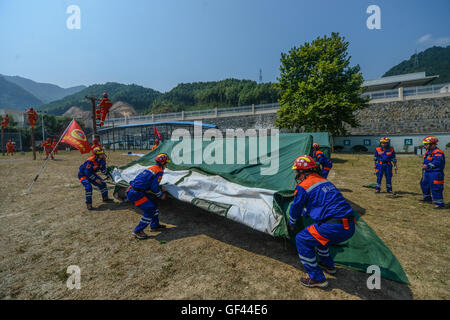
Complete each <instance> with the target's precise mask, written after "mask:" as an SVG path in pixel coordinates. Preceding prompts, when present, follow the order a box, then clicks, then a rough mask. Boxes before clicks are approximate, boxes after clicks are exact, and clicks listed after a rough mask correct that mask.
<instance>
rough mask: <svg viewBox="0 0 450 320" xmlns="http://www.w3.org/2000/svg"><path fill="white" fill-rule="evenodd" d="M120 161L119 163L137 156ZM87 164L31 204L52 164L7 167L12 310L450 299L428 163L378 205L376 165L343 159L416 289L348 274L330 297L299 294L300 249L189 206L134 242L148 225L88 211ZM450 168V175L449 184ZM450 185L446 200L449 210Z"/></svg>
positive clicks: (1, 197) (5, 266) (341, 273)
mask: <svg viewBox="0 0 450 320" xmlns="http://www.w3.org/2000/svg"><path fill="white" fill-rule="evenodd" d="M122 153H123V152H119V151H117V152H115V153H114V152H110V153H109V163H110V164H115V165H121V164H125V163H127V162H129V161H130V160H131V159H133V157H130V156H124V155H122ZM85 158H86V156H83V155H80V154H79V153H78V152H71V153H65V152H60V154H58V155H57V160H56V161H51V162H49V164H48V167H47V168H46V170H45V171H44V173H43V174H42V175H41V177H40V178H39V180H38V181H37V182H36V184H35V186H34V189H33V191H32V193H31V194H30V195H28V196H24V195H23V194H22V192H23V191H24V190H25V189H26V188H27V186H28V184H29V183H30V182H31V180H32V179H33V177H34V176H35V174H36V173H37V171H38V169H39V167H40V166H41V165H42V163H43V161H42V160H39V156H38V160H37V161H32V160H31V155H30V154H26V155H16V156H14V160H12V159H11V158H8V157H1V156H0V176H1V177H2V183H1V184H0V204H1V210H0V238H1V241H0V298H1V299H450V291H449V284H448V281H449V276H448V274H449V267H448V266H449V265H450V263H449V262H450V261H449V260H450V259H449V257H450V254H449V249H448V248H449V239H450V234H449V226H450V225H449V222H450V215H449V213H450V211H449V210H448V208H449V207H448V206H447V209H446V210H440V211H438V210H432V209H431V208H432V206H431V205H428V204H422V203H419V202H418V201H417V199H418V198H420V197H421V195H420V188H419V185H418V182H419V179H420V174H421V171H420V168H419V165H420V163H421V159H420V158H419V157H416V156H410V155H408V156H406V155H400V156H399V157H398V158H399V173H398V175H396V176H395V177H394V180H393V185H394V189H395V191H396V192H397V193H398V195H399V197H398V198H395V199H393V198H389V197H388V195H387V194H386V193H381V194H375V193H374V192H373V189H367V188H363V187H362V185H365V184H369V183H374V182H375V175H374V173H373V169H372V167H373V163H372V156H371V155H349V154H338V155H334V159H333V161H334V163H335V164H334V167H333V170H332V171H331V173H330V177H329V178H330V180H331V181H332V182H334V183H335V184H336V185H337V186H338V187H339V188H340V189H341V191H342V192H343V194H344V196H345V197H346V198H348V199H349V200H350V201H351V202H352V205H353V206H354V208H355V209H356V210H357V211H358V212H359V213H360V214H361V215H362V216H363V218H364V220H365V221H366V222H367V223H368V224H369V225H370V226H371V227H372V228H373V229H374V230H375V232H376V233H377V234H378V235H379V236H380V238H381V239H382V240H383V241H384V242H385V243H386V245H387V246H388V247H389V248H390V249H391V250H392V251H393V252H394V254H395V255H396V257H397V258H398V259H399V261H400V263H401V264H402V265H403V267H404V269H405V271H406V274H407V276H408V278H409V279H410V281H411V285H410V286H406V285H403V284H399V283H396V282H392V281H388V280H382V283H381V290H373V291H371V290H369V289H367V287H366V280H367V277H368V274H365V273H361V272H357V271H353V270H349V269H345V268H339V270H338V275H337V277H329V282H330V286H329V288H328V289H326V290H321V289H308V288H304V287H302V286H301V285H300V284H299V281H298V279H299V277H300V276H302V275H305V272H304V269H303V267H302V266H301V264H300V262H299V260H298V257H297V255H296V250H295V248H294V247H293V246H291V245H290V244H289V243H286V242H285V241H283V240H281V239H274V238H272V237H270V236H268V235H265V234H262V233H259V232H256V231H253V230H251V229H249V228H247V227H245V226H242V225H240V224H237V223H234V222H232V221H229V220H227V219H225V218H223V217H219V216H216V215H213V214H210V213H207V212H204V211H202V210H200V209H197V208H195V207H193V206H190V205H188V204H186V203H181V202H177V201H165V202H161V203H160V218H161V221H162V222H163V223H166V224H168V225H169V227H170V228H169V229H168V230H165V231H163V232H159V233H152V235H153V236H154V237H153V238H151V239H148V240H146V241H138V240H135V239H134V238H133V236H132V234H131V232H132V229H133V228H134V226H135V225H136V224H137V223H138V222H139V220H140V216H139V214H138V213H137V212H136V211H134V209H132V208H131V207H130V206H129V205H125V204H118V203H112V204H103V203H101V200H100V194H99V193H98V192H96V191H94V197H93V198H94V206H95V207H96V208H97V210H95V211H90V212H87V211H86V210H85V204H84V189H83V188H82V187H81V184H80V183H79V182H78V179H77V172H78V166H79V165H80V164H81V163H82V162H83V160H84V159H85ZM448 171H449V170H448V168H447V170H446V173H447V177H448V176H449V174H448V173H449V172H448ZM449 187H450V186H449V183H448V180H447V182H446V184H445V195H444V200H445V202H446V203H448V202H450V197H449ZM70 265H78V266H79V267H80V268H81V289H80V290H69V289H67V287H66V280H67V277H68V275H67V273H66V270H67V267H68V266H70Z"/></svg>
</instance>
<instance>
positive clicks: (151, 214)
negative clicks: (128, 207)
mask: <svg viewBox="0 0 450 320" xmlns="http://www.w3.org/2000/svg"><path fill="white" fill-rule="evenodd" d="M127 199H128V200H129V201H130V202H131V203H134V205H135V206H137V207H138V208H139V209H141V210H142V211H143V212H144V214H143V215H142V218H141V221H140V222H139V224H138V225H137V226H136V228H134V232H140V231H142V230H144V229H145V228H146V227H147V226H148V225H150V228H154V227H157V226H159V211H158V207H157V206H156V204H155V203H154V202H153V201H152V200H150V199H149V198H148V196H147V195H146V194H145V193H144V192H140V191H136V190H133V189H129V190H128V192H127Z"/></svg>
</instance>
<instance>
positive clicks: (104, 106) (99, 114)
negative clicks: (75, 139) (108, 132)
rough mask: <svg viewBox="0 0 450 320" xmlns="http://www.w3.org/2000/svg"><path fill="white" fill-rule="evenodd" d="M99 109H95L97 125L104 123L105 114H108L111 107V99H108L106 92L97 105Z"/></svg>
mask: <svg viewBox="0 0 450 320" xmlns="http://www.w3.org/2000/svg"><path fill="white" fill-rule="evenodd" d="M97 107H98V108H99V109H97V110H96V111H95V114H96V118H97V120H100V124H99V126H100V127H101V126H103V124H104V123H105V119H106V116H107V115H108V112H109V109H110V108H111V107H112V103H111V101H110V100H109V99H108V94H107V93H106V92H105V93H104V94H103V99H102V100H101V101H100V103H99V104H98V105H97Z"/></svg>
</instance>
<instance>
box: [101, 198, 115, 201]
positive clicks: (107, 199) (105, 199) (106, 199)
mask: <svg viewBox="0 0 450 320" xmlns="http://www.w3.org/2000/svg"><path fill="white" fill-rule="evenodd" d="M103 202H114V200H113V199H109V198H104V199H103Z"/></svg>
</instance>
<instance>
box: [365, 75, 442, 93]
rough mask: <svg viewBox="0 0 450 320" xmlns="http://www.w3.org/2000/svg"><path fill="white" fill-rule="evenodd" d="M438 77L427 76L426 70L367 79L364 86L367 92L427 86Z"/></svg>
mask: <svg viewBox="0 0 450 320" xmlns="http://www.w3.org/2000/svg"><path fill="white" fill-rule="evenodd" d="M437 78H439V76H438V75H436V76H428V77H427V76H426V74H425V72H416V73H408V74H402V75H398V76H391V77H383V78H379V79H373V80H366V81H364V82H363V84H362V87H363V88H364V91H366V92H367V91H378V90H390V89H396V88H399V87H404V88H406V87H417V86H425V85H427V84H429V83H430V82H431V81H433V80H434V79H437Z"/></svg>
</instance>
